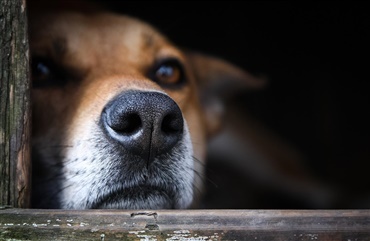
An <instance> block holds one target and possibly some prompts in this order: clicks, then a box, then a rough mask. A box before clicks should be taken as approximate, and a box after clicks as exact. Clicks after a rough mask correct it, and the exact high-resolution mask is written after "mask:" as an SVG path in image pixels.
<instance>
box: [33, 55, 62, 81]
mask: <svg viewBox="0 0 370 241" xmlns="http://www.w3.org/2000/svg"><path fill="white" fill-rule="evenodd" d="M59 72H60V71H58V70H57V67H56V65H55V64H54V63H53V62H52V61H50V60H47V59H42V58H34V59H32V64H31V79H32V87H34V88H41V87H50V86H60V85H62V84H63V83H64V81H63V79H64V78H63V76H62V75H61V74H58V73H59Z"/></svg>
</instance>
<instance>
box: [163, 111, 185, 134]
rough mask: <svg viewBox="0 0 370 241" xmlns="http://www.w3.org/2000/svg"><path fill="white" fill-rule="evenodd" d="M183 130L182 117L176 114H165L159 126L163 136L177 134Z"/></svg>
mask: <svg viewBox="0 0 370 241" xmlns="http://www.w3.org/2000/svg"><path fill="white" fill-rule="evenodd" d="M182 129H183V120H182V117H181V116H179V115H178V114H177V113H170V114H167V115H166V116H165V117H164V118H163V120H162V125H161V130H162V132H163V133H165V134H177V133H179V132H181V131H182Z"/></svg>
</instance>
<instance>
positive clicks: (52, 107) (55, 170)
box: [30, 13, 259, 209]
mask: <svg viewBox="0 0 370 241" xmlns="http://www.w3.org/2000/svg"><path fill="white" fill-rule="evenodd" d="M30 30H31V35H30V48H31V54H32V84H33V88H32V100H33V170H34V171H33V205H34V207H43V208H68V209H85V208H127V209H137V208H141V209H142V208H144V209H159V208H188V207H191V205H192V204H193V205H194V203H195V201H196V200H197V199H198V194H199V192H200V191H201V190H202V177H203V167H204V159H205V149H206V148H205V147H206V140H207V137H208V136H209V135H210V134H211V133H212V132H214V130H215V129H217V127H218V124H219V118H220V109H219V108H218V106H219V103H220V100H221V98H219V94H220V93H223V92H228V88H223V87H225V86H226V87H227V86H228V85H222V84H220V83H221V81H220V80H221V79H222V80H226V79H235V80H238V81H239V82H243V81H244V80H247V81H245V83H246V85H259V83H257V82H258V81H257V80H255V79H253V78H251V77H250V76H248V75H247V74H245V73H243V72H241V71H240V70H237V69H235V68H234V67H232V66H229V65H228V64H226V63H224V62H222V61H218V60H214V59H209V58H207V57H203V56H200V55H197V54H185V53H183V52H182V51H180V50H179V49H178V48H176V47H175V46H174V45H172V44H171V43H170V42H169V41H168V40H167V39H166V38H164V37H163V36H161V35H160V34H159V33H158V32H157V31H156V30H154V29H153V28H152V27H150V26H148V25H147V24H145V23H142V22H140V21H138V20H135V19H132V18H128V17H125V16H118V15H114V14H107V13H99V14H86V15H85V14H80V13H58V14H55V13H54V14H50V15H47V16H43V17H41V16H39V17H38V18H35V19H31V27H30ZM229 77H230V78H229ZM212 81H215V82H218V84H217V87H215V88H213V87H212V88H211V87H210V86H213V84H211V83H212ZM220 86H221V87H220ZM222 86H223V87H222ZM220 90H222V91H220Z"/></svg>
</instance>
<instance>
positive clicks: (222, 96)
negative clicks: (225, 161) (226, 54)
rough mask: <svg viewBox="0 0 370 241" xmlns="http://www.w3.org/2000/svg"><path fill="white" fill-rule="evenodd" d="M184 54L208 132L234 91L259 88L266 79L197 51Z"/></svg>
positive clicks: (218, 124)
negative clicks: (197, 91) (190, 70)
mask: <svg viewBox="0 0 370 241" xmlns="http://www.w3.org/2000/svg"><path fill="white" fill-rule="evenodd" d="M186 56H187V58H188V61H189V64H190V66H191V68H192V71H193V74H194V77H195V78H196V81H197V85H198V90H199V95H200V101H201V104H202V106H203V109H204V113H205V119H206V122H207V123H206V124H207V128H208V133H209V135H212V134H214V133H215V132H217V131H218V130H219V129H220V127H221V124H222V119H223V114H224V107H225V105H226V102H227V101H228V100H229V99H230V98H231V97H232V96H235V94H236V93H237V92H240V91H244V90H253V89H259V88H262V87H263V86H265V84H266V80H265V79H263V78H257V77H254V76H252V75H251V74H249V73H247V72H246V71H244V70H242V69H240V68H238V67H236V66H234V65H233V64H231V63H228V62H227V61H224V60H222V59H219V58H215V57H212V56H208V55H204V54H201V53H197V52H191V51H187V52H186Z"/></svg>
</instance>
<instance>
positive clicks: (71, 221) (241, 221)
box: [0, 209, 370, 241]
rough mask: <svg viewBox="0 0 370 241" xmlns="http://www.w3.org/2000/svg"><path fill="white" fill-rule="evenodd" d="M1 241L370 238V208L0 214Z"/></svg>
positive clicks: (18, 211)
mask: <svg viewBox="0 0 370 241" xmlns="http://www.w3.org/2000/svg"><path fill="white" fill-rule="evenodd" d="M0 240H80V241H84V240H106V241H108V240H253V241H255V240H307V241H308V240H310V241H316V240H346V241H347V240H370V210H315V211H306V210H305V211H298V210H259V211H257V210H255V211H252V210H176V211H175V210H158V211H127V210H126V211H121V210H86V211H65V210H64V211H63V210H32V209H5V210H0Z"/></svg>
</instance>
